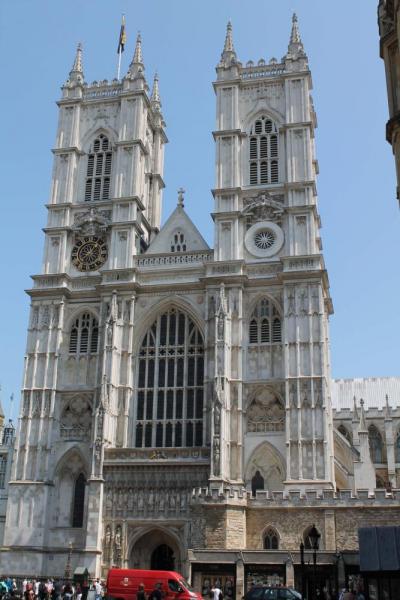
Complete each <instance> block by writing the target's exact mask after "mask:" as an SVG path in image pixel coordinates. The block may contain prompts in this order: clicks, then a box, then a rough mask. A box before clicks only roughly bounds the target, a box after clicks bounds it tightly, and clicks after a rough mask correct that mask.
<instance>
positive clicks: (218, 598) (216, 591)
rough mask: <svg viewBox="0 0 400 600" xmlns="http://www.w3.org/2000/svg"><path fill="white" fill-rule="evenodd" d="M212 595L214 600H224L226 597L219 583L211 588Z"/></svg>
mask: <svg viewBox="0 0 400 600" xmlns="http://www.w3.org/2000/svg"><path fill="white" fill-rule="evenodd" d="M211 593H212V595H213V600H222V598H223V597H224V595H223V593H222V590H221V588H220V587H218V581H216V582H215V583H214V585H213V587H212V588H211Z"/></svg>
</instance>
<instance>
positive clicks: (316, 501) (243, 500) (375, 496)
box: [192, 486, 400, 509]
mask: <svg viewBox="0 0 400 600" xmlns="http://www.w3.org/2000/svg"><path fill="white" fill-rule="evenodd" d="M192 504H203V505H221V506H222V505H226V504H239V505H242V506H247V508H266V507H270V508H279V507H286V508H290V507H293V508H299V507H301V508H307V507H312V508H316V507H320V508H327V507H331V508H341V507H342V508H346V509H348V508H367V507H368V508H373V507H393V506H396V507H400V489H397V488H396V489H392V490H391V491H390V492H387V491H386V490H384V489H375V490H374V492H373V493H370V492H369V491H368V490H367V489H359V490H356V491H355V492H354V493H353V491H352V490H340V491H337V492H335V491H333V490H332V489H323V490H320V491H319V490H315V489H312V490H311V489H310V490H305V491H304V492H303V491H302V490H295V489H290V490H289V491H288V492H284V491H268V490H257V491H256V494H255V496H253V495H252V493H251V492H250V491H248V490H246V489H245V488H242V487H234V486H232V487H224V488H217V487H212V486H210V487H208V488H198V489H195V490H193V494H192Z"/></svg>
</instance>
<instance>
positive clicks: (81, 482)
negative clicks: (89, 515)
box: [72, 473, 86, 527]
mask: <svg viewBox="0 0 400 600" xmlns="http://www.w3.org/2000/svg"><path fill="white" fill-rule="evenodd" d="M85 487H86V477H85V476H84V474H83V473H80V475H78V477H77V478H76V480H75V489H74V497H73V506H72V527H83V514H84V509H85Z"/></svg>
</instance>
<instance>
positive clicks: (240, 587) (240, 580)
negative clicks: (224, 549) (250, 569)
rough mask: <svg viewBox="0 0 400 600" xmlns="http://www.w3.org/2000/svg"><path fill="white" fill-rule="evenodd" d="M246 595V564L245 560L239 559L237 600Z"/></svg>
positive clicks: (237, 566) (237, 563) (237, 564)
mask: <svg viewBox="0 0 400 600" xmlns="http://www.w3.org/2000/svg"><path fill="white" fill-rule="evenodd" d="M244 593H245V589H244V564H243V560H242V559H241V558H239V559H238V560H237V562H236V600H241V598H242V596H244Z"/></svg>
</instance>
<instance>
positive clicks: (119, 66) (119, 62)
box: [117, 47, 122, 81]
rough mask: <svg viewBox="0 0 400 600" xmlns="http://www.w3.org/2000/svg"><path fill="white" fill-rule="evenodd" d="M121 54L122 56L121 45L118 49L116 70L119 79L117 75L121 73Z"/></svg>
mask: <svg viewBox="0 0 400 600" xmlns="http://www.w3.org/2000/svg"><path fill="white" fill-rule="evenodd" d="M121 56H122V52H121V47H120V48H119V50H118V71H117V79H118V81H119V76H120V74H121Z"/></svg>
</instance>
